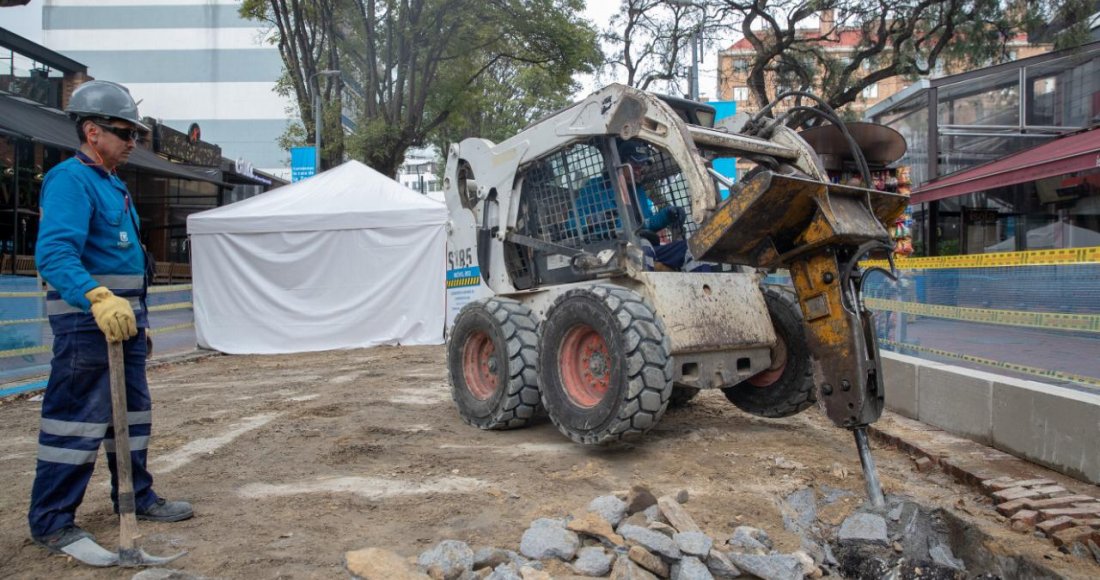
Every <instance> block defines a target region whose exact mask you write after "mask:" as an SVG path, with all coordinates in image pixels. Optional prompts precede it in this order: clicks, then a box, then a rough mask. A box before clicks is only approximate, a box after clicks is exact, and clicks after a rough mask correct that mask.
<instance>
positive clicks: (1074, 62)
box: [1024, 56, 1100, 127]
mask: <svg viewBox="0 0 1100 580" xmlns="http://www.w3.org/2000/svg"><path fill="white" fill-rule="evenodd" d="M1025 73H1026V75H1027V76H1026V81H1025V83H1024V88H1025V90H1026V91H1027V93H1028V94H1027V97H1028V109H1027V124H1028V126H1032V127H1084V126H1086V125H1088V124H1089V120H1090V119H1092V118H1093V117H1094V116H1095V115H1097V114H1098V113H1100V102H1096V101H1095V99H1094V98H1093V95H1095V94H1096V93H1097V92H1098V91H1100V78H1098V77H1100V62H1098V61H1097V60H1096V59H1085V58H1083V57H1082V56H1069V57H1066V58H1061V59H1058V60H1054V61H1051V62H1046V63H1042V64H1038V65H1034V66H1029V67H1027V68H1026V69H1025Z"/></svg>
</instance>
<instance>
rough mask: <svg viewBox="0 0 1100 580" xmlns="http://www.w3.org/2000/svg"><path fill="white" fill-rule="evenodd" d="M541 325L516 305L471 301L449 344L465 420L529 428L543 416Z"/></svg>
mask: <svg viewBox="0 0 1100 580" xmlns="http://www.w3.org/2000/svg"><path fill="white" fill-rule="evenodd" d="M537 345H538V326H537V324H536V322H535V317H534V316H533V315H532V314H531V310H530V309H528V308H527V307H526V306H524V305H522V304H520V303H519V302H516V301H514V300H508V299H505V298H486V299H483V300H478V301H476V302H471V303H469V304H467V305H466V306H464V307H463V308H462V311H461V312H459V313H458V317H457V318H455V324H454V328H453V331H452V333H451V339H450V341H449V342H448V343H447V370H448V372H449V374H450V379H451V397H452V398H453V399H454V402H455V405H457V406H458V412H459V415H461V416H462V420H463V421H465V422H466V423H469V424H470V425H473V426H474V427H478V428H479V429H515V428H517V427H524V426H526V425H527V424H528V423H529V422H530V421H531V420H532V419H533V418H534V417H535V416H536V415H537V413H538V411H539V390H538V373H537V372H536V370H535V365H536V363H537V361H538V355H537V351H536V350H535V349H536V348H537Z"/></svg>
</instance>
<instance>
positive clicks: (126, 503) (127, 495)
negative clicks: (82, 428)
mask: <svg viewBox="0 0 1100 580" xmlns="http://www.w3.org/2000/svg"><path fill="white" fill-rule="evenodd" d="M124 361H125V356H124V354H123V350H122V343H121V342H108V343H107V362H108V364H109V365H110V370H111V414H112V415H113V421H114V427H115V466H116V473H117V474H118V517H119V539H118V547H119V549H120V550H128V549H132V548H133V547H134V541H135V540H136V539H137V538H138V528H137V506H135V505H134V476H133V468H132V466H131V457H130V424H129V421H128V420H127V418H126V367H125V362H124Z"/></svg>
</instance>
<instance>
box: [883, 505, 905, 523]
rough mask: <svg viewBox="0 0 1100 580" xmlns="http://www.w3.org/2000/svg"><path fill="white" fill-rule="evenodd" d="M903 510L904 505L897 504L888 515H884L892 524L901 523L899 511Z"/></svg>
mask: <svg viewBox="0 0 1100 580" xmlns="http://www.w3.org/2000/svg"><path fill="white" fill-rule="evenodd" d="M903 509H905V504H903V503H899V504H898V505H896V506H894V507H893V509H891V510H890V513H888V514H886V517H888V518H890V521H892V522H898V521H901V510H903Z"/></svg>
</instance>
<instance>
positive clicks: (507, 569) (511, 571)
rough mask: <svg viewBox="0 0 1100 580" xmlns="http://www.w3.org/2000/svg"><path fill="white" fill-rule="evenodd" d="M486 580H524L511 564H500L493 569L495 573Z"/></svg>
mask: <svg viewBox="0 0 1100 580" xmlns="http://www.w3.org/2000/svg"><path fill="white" fill-rule="evenodd" d="M485 580H523V576H520V575H519V572H518V571H516V568H515V566H513V565H511V564H500V565H499V566H497V567H496V568H493V573H492V574H489V576H488V577H486V578H485Z"/></svg>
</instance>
